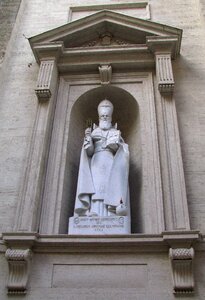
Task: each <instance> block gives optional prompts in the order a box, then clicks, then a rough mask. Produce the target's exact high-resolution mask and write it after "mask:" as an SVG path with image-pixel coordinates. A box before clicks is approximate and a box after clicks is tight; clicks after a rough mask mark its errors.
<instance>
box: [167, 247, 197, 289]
mask: <svg viewBox="0 0 205 300" xmlns="http://www.w3.org/2000/svg"><path fill="white" fill-rule="evenodd" d="M169 257H170V260H171V265H172V277H173V285H174V293H176V294H179V293H193V291H194V278H193V259H194V249H193V248H176V249H173V248H170V250H169Z"/></svg>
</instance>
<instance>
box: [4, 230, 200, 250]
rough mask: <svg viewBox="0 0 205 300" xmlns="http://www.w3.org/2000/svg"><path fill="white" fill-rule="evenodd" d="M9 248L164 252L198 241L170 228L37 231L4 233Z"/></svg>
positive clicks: (196, 234)
mask: <svg viewBox="0 0 205 300" xmlns="http://www.w3.org/2000/svg"><path fill="white" fill-rule="evenodd" d="M3 241H4V243H5V245H6V246H7V247H8V248H18V249H19V248H23V249H28V248H29V249H32V251H33V252H34V253H35V252H44V253H48V252H49V253H50V252H52V253H59V252H61V253H70V252H142V251H143V252H153V251H154V252H161V251H163V252H167V251H168V248H169V247H170V246H172V247H173V248H174V247H175V246H177V247H182V246H187V247H189V246H192V245H193V244H194V243H195V242H197V241H199V232H198V231H172V232H164V233H162V234H161V235H157V234H131V235H111V236H99V235H96V236H93V235H92V236H89V235H86V236H82V235H81V236H77V235H66V234H59V235H40V234H38V233H21V232H16V233H14V232H11V233H3Z"/></svg>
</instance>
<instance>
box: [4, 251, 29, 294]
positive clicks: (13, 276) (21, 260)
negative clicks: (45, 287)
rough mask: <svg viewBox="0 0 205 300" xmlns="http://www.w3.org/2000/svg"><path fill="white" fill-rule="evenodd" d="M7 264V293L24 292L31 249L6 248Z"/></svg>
mask: <svg viewBox="0 0 205 300" xmlns="http://www.w3.org/2000/svg"><path fill="white" fill-rule="evenodd" d="M5 256H6V259H7V261H8V265H9V278H8V284H7V288H8V294H26V290H27V282H28V276H29V271H30V264H31V258H32V251H31V250H30V249H25V250H24V249H7V250H6V253H5Z"/></svg>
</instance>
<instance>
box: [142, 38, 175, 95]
mask: <svg viewBox="0 0 205 300" xmlns="http://www.w3.org/2000/svg"><path fill="white" fill-rule="evenodd" d="M179 44H180V41H179V40H178V37H176V36H170V37H169V36H168V37H158V36H153V37H147V46H148V48H149V49H150V50H151V52H153V53H154V55H155V62H156V75H157V81H158V89H159V91H160V93H166V94H171V93H172V92H173V91H174V77H173V71H172V62H171V59H172V58H175V57H176V56H177V55H178V53H179Z"/></svg>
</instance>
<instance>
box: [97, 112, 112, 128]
mask: <svg viewBox="0 0 205 300" xmlns="http://www.w3.org/2000/svg"><path fill="white" fill-rule="evenodd" d="M111 122H112V117H111V115H109V114H108V113H107V112H103V113H102V114H100V115H99V127H100V129H102V130H107V129H110V128H111V127H112V123H111Z"/></svg>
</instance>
